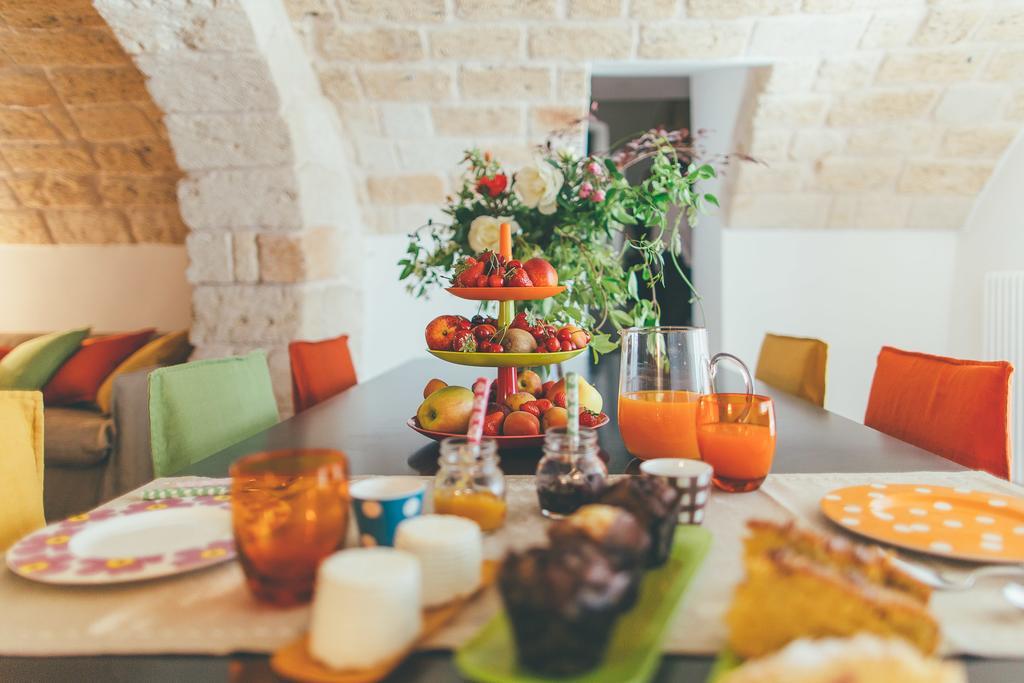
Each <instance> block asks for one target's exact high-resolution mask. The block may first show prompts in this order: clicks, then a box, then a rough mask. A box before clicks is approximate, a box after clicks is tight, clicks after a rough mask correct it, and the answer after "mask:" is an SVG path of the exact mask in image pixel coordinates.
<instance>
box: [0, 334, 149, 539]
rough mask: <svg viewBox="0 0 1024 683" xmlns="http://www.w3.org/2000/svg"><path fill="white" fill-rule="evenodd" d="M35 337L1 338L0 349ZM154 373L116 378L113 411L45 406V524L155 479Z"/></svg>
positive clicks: (128, 374)
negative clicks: (151, 401)
mask: <svg viewBox="0 0 1024 683" xmlns="http://www.w3.org/2000/svg"><path fill="white" fill-rule="evenodd" d="M36 336H39V335H38V334H5V333H0V347H3V346H7V347H13V346H16V345H17V344H19V343H21V342H22V341H25V340H27V339H31V338H33V337H36ZM152 369H153V368H147V369H143V370H139V371H136V372H131V373H126V374H122V375H119V376H117V377H116V378H115V379H114V386H113V398H112V402H111V411H110V414H109V415H105V414H103V413H102V412H100V410H99V409H98V408H96V407H95V406H84V405H83V406H74V407H66V406H46V408H45V411H44V414H43V431H44V455H43V463H44V480H43V499H44V506H45V512H46V519H47V521H55V520H60V519H63V518H65V517H68V516H70V515H73V514H76V513H79V512H83V511H86V510H90V509H92V508H94V507H96V506H97V505H98V504H100V503H102V502H104V501H106V500H109V499H111V498H113V497H115V496H118V495H120V494H122V493H124V492H126V491H129V490H131V489H133V488H136V487H138V486H140V485H142V484H144V483H146V482H148V481H150V480H151V479H152V478H153V460H152V456H151V454H150V450H149V396H148V382H147V378H148V375H149V372H150V371H151V370H152Z"/></svg>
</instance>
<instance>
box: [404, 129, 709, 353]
mask: <svg viewBox="0 0 1024 683" xmlns="http://www.w3.org/2000/svg"><path fill="white" fill-rule="evenodd" d="M696 149H697V148H696V147H695V146H694V142H693V140H692V138H691V137H690V135H689V132H688V131H686V130H676V131H666V130H663V129H655V130H651V131H648V132H646V133H644V134H642V135H640V136H639V137H637V138H635V139H633V140H630V141H629V142H627V143H626V144H625V145H623V146H622V147H621V148H619V149H617V150H616V151H615V152H614V153H613V154H611V155H609V156H597V155H591V156H586V157H581V156H578V155H577V154H575V153H574V152H572V151H568V150H558V151H556V150H555V149H554V148H553V146H552V144H551V143H548V144H547V145H545V146H543V147H542V148H540V150H539V152H538V154H537V156H536V158H535V160H534V162H533V163H532V164H529V165H527V166H525V167H523V168H520V169H519V170H518V171H517V172H516V173H515V174H514V175H511V174H510V173H509V172H508V171H507V170H506V169H504V168H503V167H502V165H501V164H500V163H499V162H498V160H496V159H494V158H493V157H492V156H491V154H490V153H488V152H481V151H479V150H477V149H470V150H468V151H467V152H466V155H465V157H464V159H463V164H464V165H465V172H464V174H463V180H462V185H461V187H460V188H459V190H458V192H457V193H456V194H455V195H454V196H452V197H449V200H448V203H447V204H446V206H445V207H444V213H445V214H446V215H447V216H448V217H449V218H450V222H448V223H447V224H442V223H437V222H430V223H428V224H427V225H425V226H423V227H422V228H420V229H419V230H417V231H415V232H414V233H412V234H411V235H410V242H409V246H408V249H407V252H406V255H405V257H404V258H403V259H402V260H401V261H400V262H399V266H401V268H402V272H401V275H400V279H401V280H409V281H410V284H409V290H410V291H411V292H412V293H413V294H414V295H416V296H425V295H427V294H428V292H429V291H430V290H431V289H432V288H434V287H440V286H447V285H448V284H450V282H451V280H452V278H453V276H454V272H455V269H456V267H457V265H458V263H459V262H460V260H461V259H463V258H464V257H466V256H476V255H478V254H480V253H481V252H483V251H485V250H492V251H495V250H497V248H498V234H499V226H500V225H501V223H510V224H511V225H512V231H513V251H514V253H515V254H516V257H517V258H519V259H522V260H524V261H525V260H526V259H528V258H530V257H533V256H543V257H544V258H546V259H547V260H548V261H550V263H551V264H552V265H553V266H554V267H555V269H556V270H557V272H558V276H559V282H560V283H562V284H566V285H568V287H567V289H566V291H565V292H564V293H563V294H561V295H559V296H558V297H555V298H552V299H546V300H543V301H532V302H524V303H525V305H526V308H527V310H528V311H532V312H533V313H536V314H540V315H543V316H545V317H548V318H553V319H559V318H569V319H571V320H574V321H576V322H578V323H579V324H581V325H583V326H586V327H591V328H592V329H594V330H595V331H597V330H600V329H601V328H602V327H604V325H605V323H606V322H608V321H611V323H612V324H613V325H614V326H615V327H616V328H620V329H621V328H622V327H628V326H634V325H637V326H642V325H656V324H658V321H659V319H660V305H659V303H658V299H657V288H656V287H655V286H654V285H656V284H658V283H660V282H661V281H662V279H663V277H664V272H665V268H666V267H667V266H668V265H671V267H674V268H675V269H676V270H677V271H678V272H679V274H680V275H681V276H682V278H683V280H684V281H685V282H686V283H687V285H688V286H689V287H690V290H691V293H692V298H691V302H692V301H697V302H698V303H699V301H700V297H699V295H698V294H697V292H696V290H695V289H694V288H693V285H692V283H690V281H689V279H688V278H687V277H686V275H685V273H684V271H683V268H682V267H681V266H680V264H679V261H678V258H679V257H678V255H679V253H680V251H681V237H680V233H679V229H680V225H681V221H682V220H687V221H688V223H689V224H690V225H691V226H694V225H696V223H697V220H698V217H699V216H700V214H701V213H703V212H704V211H705V209H706V206H707V205H708V204H711V205H715V206H717V205H718V200H717V199H716V198H715V196H714V195H712V194H709V193H706V192H701V191H700V189H699V187H698V184H699V183H700V181H702V180H707V179H709V178H713V177H715V176H716V171H715V168H714V167H713V166H712V165H711V164H710V163H697V162H696V161H694V158H695V157H696V156H697V154H696ZM648 159H649V160H650V162H651V164H650V172H649V174H648V176H647V178H646V179H645V180H643V181H642V182H639V183H637V184H631V183H630V182H629V181H628V180H627V178H626V176H625V174H624V172H625V170H626V169H627V168H629V167H630V166H632V165H634V164H637V163H639V162H641V161H645V160H648ZM510 178H512V180H511V182H510ZM673 206H676V207H679V209H680V210H679V211H677V212H674V215H672V212H670V208H671V207H673ZM627 226H640V227H642V228H646V230H638V231H634V232H635V233H636V234H627V233H626V230H625V229H626V227H627ZM620 235H622V236H623V238H624V239H621V240H619V239H617V238H618V237H619V236H620ZM628 250H633V251H635V252H636V253H637V254H638V255H639V258H638V259H634V261H635V265H631V266H627V265H624V263H625V259H624V258H623V257H624V255H625V253H626V252H627V251H628ZM640 281H643V282H645V283H646V284H647V285H649V287H647V288H645V289H646V291H647V292H649V295H647V296H641V294H640V289H641V288H640ZM590 346H591V348H592V349H593V350H594V353H595V354H598V353H605V352H608V351H610V350H613V349H614V348H616V346H617V344H616V343H614V342H613V341H612V340H611V338H610V335H609V334H604V333H595V334H594V335H593V339H592V341H591V345H590Z"/></svg>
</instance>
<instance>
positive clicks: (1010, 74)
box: [286, 0, 1024, 233]
mask: <svg viewBox="0 0 1024 683" xmlns="http://www.w3.org/2000/svg"><path fill="white" fill-rule="evenodd" d="M286 3H287V5H288V8H289V11H290V14H291V16H292V20H293V22H294V23H295V25H296V27H297V28H298V29H299V30H300V31H301V32H302V35H303V37H304V40H305V46H306V49H307V51H308V53H309V56H310V59H311V61H312V62H313V64H314V66H315V68H316V71H317V74H318V75H319V78H320V81H321V83H322V84H323V88H324V92H325V93H326V94H327V96H328V97H329V98H330V99H331V101H332V102H333V103H334V105H335V107H336V108H337V110H338V113H339V115H340V116H341V118H342V120H343V121H344V124H345V127H346V129H347V131H348V134H349V135H350V137H351V139H352V141H353V143H354V146H355V149H356V154H357V156H356V161H357V163H358V173H359V176H360V179H361V184H362V187H363V190H364V193H363V202H364V206H365V207H366V209H367V211H366V216H367V219H368V220H369V221H370V223H371V225H372V229H373V230H376V231H379V232H383V233H388V232H406V231H409V230H411V229H413V228H415V227H417V226H419V225H421V224H422V223H423V222H424V221H425V220H426V219H427V218H428V217H437V204H438V203H439V202H440V201H442V200H443V197H444V195H445V193H446V192H447V191H449V190H450V189H451V184H452V177H451V173H452V169H453V168H454V166H455V164H456V163H457V162H458V161H459V159H460V155H461V150H462V149H463V148H464V147H465V146H467V145H469V144H477V145H481V146H484V147H486V148H489V149H491V150H493V151H494V152H495V153H496V154H498V155H499V157H500V158H503V159H506V160H507V161H508V162H510V163H511V164H513V165H515V164H518V163H520V162H521V161H523V156H524V152H525V151H526V149H527V146H528V145H530V144H532V143H536V142H539V141H541V140H542V139H543V138H544V136H545V134H546V132H547V131H549V130H551V129H552V128H556V127H559V126H560V125H562V124H563V123H564V122H566V121H569V120H572V119H573V118H576V117H578V116H580V115H582V114H583V113H584V112H585V108H586V104H587V96H588V78H589V74H590V72H591V70H592V68H593V64H594V63H610V62H618V63H621V62H628V63H630V64H631V65H632V66H634V67H635V71H636V72H637V73H643V72H644V70H645V68H650V67H651V66H652V65H658V66H659V67H660V66H663V65H664V63H665V62H677V63H679V64H681V65H685V63H694V62H700V63H703V64H705V65H707V64H709V63H714V64H737V63H750V64H767V65H769V66H770V69H769V70H768V72H767V77H766V78H765V79H764V81H763V82H762V83H761V89H760V90H759V92H757V93H756V105H755V106H754V107H752V111H751V117H752V120H751V121H749V124H750V133H749V145H748V149H747V150H745V151H749V152H750V153H752V154H755V155H757V156H758V157H759V158H761V159H763V160H764V161H766V162H767V163H768V164H769V166H768V167H761V166H752V165H747V166H745V167H744V168H743V169H742V171H740V172H739V175H738V177H737V178H735V184H734V193H733V196H732V201H731V205H730V206H729V207H727V210H728V222H729V224H730V225H733V226H740V227H809V228H820V227H867V228H890V227H911V228H958V227H960V226H961V225H962V224H963V221H964V218H965V217H966V215H967V213H968V211H969V210H970V207H971V206H972V204H973V201H974V197H975V195H976V194H977V192H978V190H979V188H980V187H981V186H982V185H983V184H984V183H985V181H986V180H987V178H988V176H989V174H990V173H991V171H992V168H993V166H994V165H995V163H996V160H997V159H998V158H999V156H1000V155H1001V154H1002V152H1003V150H1004V149H1005V148H1006V147H1007V145H1008V143H1009V142H1010V140H1011V139H1012V138H1013V136H1014V135H1015V134H1016V133H1017V131H1018V130H1019V129H1020V128H1021V124H1022V122H1024V48H1022V45H1024V2H1020V1H1018V0H999V1H993V0H986V1H981V0H979V1H975V0H962V1H956V0H953V1H949V0H930V1H927V0H487V1H484V0H336V1H335V0H286Z"/></svg>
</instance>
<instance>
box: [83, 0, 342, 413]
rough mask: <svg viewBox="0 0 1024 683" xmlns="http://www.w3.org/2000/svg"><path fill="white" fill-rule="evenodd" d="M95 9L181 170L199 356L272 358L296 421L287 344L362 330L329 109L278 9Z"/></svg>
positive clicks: (262, 2)
mask: <svg viewBox="0 0 1024 683" xmlns="http://www.w3.org/2000/svg"><path fill="white" fill-rule="evenodd" d="M95 5H96V8H97V9H98V10H99V12H100V14H101V15H102V16H103V17H104V19H106V21H107V23H108V24H109V25H110V26H111V28H112V29H113V30H114V33H115V35H116V36H117V38H118V40H119V42H120V43H121V45H122V46H123V47H124V49H125V50H126V51H127V52H128V53H129V54H130V55H131V57H132V59H133V60H134V62H135V63H136V65H137V66H138V67H139V69H140V71H142V73H143V74H145V76H146V77H147V81H146V87H147V88H148V90H149V92H150V93H151V94H152V96H153V99H154V100H155V101H156V103H157V105H159V107H160V108H161V109H162V110H163V111H164V113H165V120H166V124H167V129H168V132H169V135H170V141H171V146H172V147H173V150H174V155H175V157H176V158H177V161H178V165H179V166H180V168H181V170H182V172H183V174H184V177H183V178H182V180H181V181H180V182H179V184H178V198H179V202H180V205H181V212H182V216H183V218H184V221H185V223H186V224H187V225H188V227H189V229H190V232H189V235H188V238H187V240H186V242H187V246H188V252H189V259H190V266H189V270H188V277H189V280H190V282H191V283H192V284H193V286H194V289H193V300H192V320H193V322H192V330H191V338H192V342H193V343H194V344H195V346H196V356H197V357H209V356H220V355H226V354H231V353H239V352H243V351H246V350H249V349H253V348H265V349H266V350H267V351H268V354H269V357H270V365H271V372H272V374H273V376H274V385H275V391H276V392H277V395H278V402H279V404H280V405H281V406H282V409H283V411H284V412H289V411H290V406H291V398H290V382H289V380H288V374H289V370H288V361H287V353H286V349H287V343H288V342H289V341H291V340H293V339H318V338H322V337H326V336H331V335H336V334H339V333H341V332H344V331H354V330H355V329H356V327H357V326H358V325H359V323H360V321H361V311H362V302H361V292H360V288H359V282H360V274H359V271H358V264H359V261H360V248H359V247H360V234H361V229H360V226H361V225H362V220H361V216H360V212H359V208H358V207H359V197H358V192H357V189H356V186H355V185H354V184H353V182H352V179H351V177H350V173H349V163H348V159H349V152H348V150H347V148H346V146H345V144H344V143H343V139H342V136H341V134H340V129H339V126H338V123H337V120H336V116H335V114H334V111H333V108H332V107H331V105H330V104H329V103H328V102H327V100H326V99H325V98H324V97H323V95H322V93H321V90H320V85H319V82H318V80H317V78H316V76H315V75H314V73H313V71H312V69H311V67H310V65H309V63H308V60H307V58H306V54H305V52H304V50H303V48H302V45H301V44H300V43H299V41H298V39H297V37H296V35H295V33H294V31H293V29H292V26H291V24H290V22H289V19H288V16H287V14H286V13H285V10H284V7H283V5H282V4H281V2H280V1H279V0H220V1H211V2H192V3H181V4H176V6H175V8H174V10H173V11H171V10H169V9H168V7H167V6H166V5H165V4H164V3H162V2H159V1H158V0H136V1H135V2H124V1H123V0H95ZM358 341H359V340H358V337H355V338H354V339H353V342H354V349H353V351H354V353H355V354H356V355H357V356H358V352H359V344H358Z"/></svg>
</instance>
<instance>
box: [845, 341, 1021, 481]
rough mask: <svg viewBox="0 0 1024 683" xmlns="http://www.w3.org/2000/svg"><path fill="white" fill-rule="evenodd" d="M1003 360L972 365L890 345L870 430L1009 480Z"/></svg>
mask: <svg viewBox="0 0 1024 683" xmlns="http://www.w3.org/2000/svg"><path fill="white" fill-rule="evenodd" d="M1012 374H1013V366H1012V365H1010V364H1009V363H1007V362H1005V361H991V362H983V361H967V360H957V359H956V358H944V357H942V356H930V355H928V354H925V353H913V352H910V351H901V350H900V349H894V348H892V347H889V346H885V347H882V350H881V352H880V353H879V354H878V366H877V367H876V369H875V378H874V381H873V382H872V383H871V395H870V397H869V398H868V409H867V413H865V415H864V424H866V425H867V426H869V427H873V428H875V429H877V430H878V431H880V432H885V433H886V434H889V435H890V436H895V437H896V438H897V439H900V440H902V441H906V442H907V443H911V444H914V445H915V446H918V447H920V448H923V449H925V450H926V451H931V452H932V453H936V454H938V455H941V456H943V457H944V458H948V459H949V460H952V461H954V462H957V463H960V464H961V465H963V466H965V467H970V468H972V469H978V470H985V471H986V472H990V473H991V474H994V475H996V476H997V477H1002V478H1003V479H1009V476H1010V458H1011V454H1012V451H1011V450H1010V375H1012Z"/></svg>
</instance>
